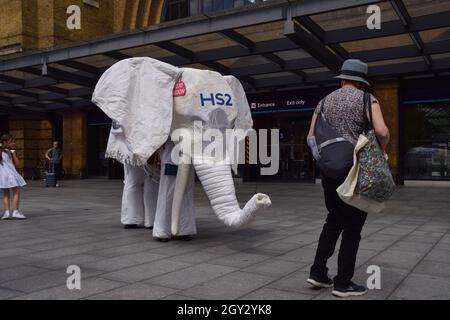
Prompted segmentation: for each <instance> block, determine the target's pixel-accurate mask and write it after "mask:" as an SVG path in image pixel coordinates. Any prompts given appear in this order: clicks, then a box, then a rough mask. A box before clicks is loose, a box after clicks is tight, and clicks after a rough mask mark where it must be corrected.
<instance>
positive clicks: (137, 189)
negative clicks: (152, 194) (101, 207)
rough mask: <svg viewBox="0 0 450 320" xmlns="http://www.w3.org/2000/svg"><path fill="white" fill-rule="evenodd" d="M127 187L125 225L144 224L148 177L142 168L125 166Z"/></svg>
mask: <svg viewBox="0 0 450 320" xmlns="http://www.w3.org/2000/svg"><path fill="white" fill-rule="evenodd" d="M124 170H125V182H124V183H125V186H124V189H123V197H122V213H121V221H122V224H123V225H142V224H144V197H143V194H144V183H145V179H146V177H147V175H146V173H145V171H144V170H143V169H142V168H139V167H134V166H130V165H127V164H125V165H124Z"/></svg>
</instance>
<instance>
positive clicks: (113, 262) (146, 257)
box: [81, 252, 165, 272]
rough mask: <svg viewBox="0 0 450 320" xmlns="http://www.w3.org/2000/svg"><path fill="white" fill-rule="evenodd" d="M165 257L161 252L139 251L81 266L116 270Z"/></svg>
mask: <svg viewBox="0 0 450 320" xmlns="http://www.w3.org/2000/svg"><path fill="white" fill-rule="evenodd" d="M162 258H165V256H163V255H160V254H154V253H148V252H139V253H135V254H130V255H125V256H119V257H113V258H108V259H103V260H98V259H97V260H96V261H93V262H87V263H83V264H82V265H81V266H82V267H83V268H88V269H95V270H103V271H106V272H108V271H115V270H120V269H123V268H126V267H130V266H134V265H139V264H143V263H146V262H150V261H154V260H159V259H162Z"/></svg>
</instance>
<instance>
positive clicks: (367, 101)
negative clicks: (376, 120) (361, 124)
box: [364, 92, 373, 132]
mask: <svg viewBox="0 0 450 320" xmlns="http://www.w3.org/2000/svg"><path fill="white" fill-rule="evenodd" d="M371 102H372V99H371V97H370V93H367V92H364V119H365V122H366V123H367V125H366V132H369V131H370V130H372V129H373V116H372V103H371ZM367 115H369V118H367Z"/></svg>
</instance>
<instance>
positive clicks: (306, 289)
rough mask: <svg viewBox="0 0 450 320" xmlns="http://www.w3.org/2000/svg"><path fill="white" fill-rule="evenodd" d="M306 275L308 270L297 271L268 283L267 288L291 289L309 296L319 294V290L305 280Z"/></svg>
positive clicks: (306, 278)
mask: <svg viewBox="0 0 450 320" xmlns="http://www.w3.org/2000/svg"><path fill="white" fill-rule="evenodd" d="M308 277H309V272H308V271H297V272H295V273H293V274H291V275H288V276H286V277H284V278H282V279H280V280H277V281H275V282H273V283H271V284H269V285H268V288H271V289H277V290H286V291H292V292H297V293H301V294H306V295H311V296H315V295H318V294H320V290H317V289H315V288H313V287H312V286H311V285H309V284H308V283H307V282H306V280H308Z"/></svg>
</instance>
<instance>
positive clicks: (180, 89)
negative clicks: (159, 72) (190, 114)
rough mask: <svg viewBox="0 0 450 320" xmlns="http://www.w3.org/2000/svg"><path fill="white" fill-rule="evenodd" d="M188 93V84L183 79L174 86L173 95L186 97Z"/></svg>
mask: <svg viewBox="0 0 450 320" xmlns="http://www.w3.org/2000/svg"><path fill="white" fill-rule="evenodd" d="M185 95H186V84H185V83H184V82H183V81H181V82H177V83H176V84H175V87H174V88H173V96H174V97H184V96H185Z"/></svg>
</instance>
